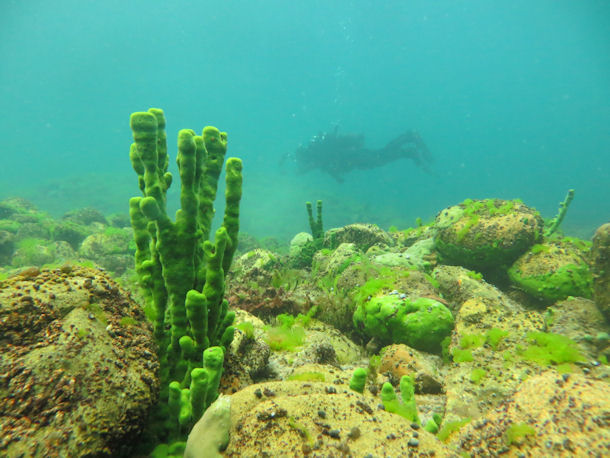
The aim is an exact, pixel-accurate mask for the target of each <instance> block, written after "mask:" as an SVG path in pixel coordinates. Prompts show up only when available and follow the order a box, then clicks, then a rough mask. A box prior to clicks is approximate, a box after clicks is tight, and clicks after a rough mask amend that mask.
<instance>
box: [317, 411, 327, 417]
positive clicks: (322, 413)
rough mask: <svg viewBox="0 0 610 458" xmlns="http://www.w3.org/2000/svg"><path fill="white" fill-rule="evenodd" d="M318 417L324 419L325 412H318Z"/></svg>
mask: <svg viewBox="0 0 610 458" xmlns="http://www.w3.org/2000/svg"><path fill="white" fill-rule="evenodd" d="M318 417H320V418H326V412H324V411H323V410H318Z"/></svg>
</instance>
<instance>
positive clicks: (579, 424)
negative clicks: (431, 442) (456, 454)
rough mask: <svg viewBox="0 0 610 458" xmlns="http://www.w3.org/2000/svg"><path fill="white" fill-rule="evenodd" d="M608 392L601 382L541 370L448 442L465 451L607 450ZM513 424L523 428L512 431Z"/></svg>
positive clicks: (609, 437)
mask: <svg viewBox="0 0 610 458" xmlns="http://www.w3.org/2000/svg"><path fill="white" fill-rule="evenodd" d="M608 393H610V387H609V386H608V384H607V383H606V382H603V381H598V380H591V379H586V378H585V377H583V376H581V375H575V374H572V375H569V376H563V377H562V376H561V375H560V374H558V373H557V372H555V371H547V372H545V373H543V374H540V375H537V376H533V377H531V378H529V379H528V380H526V381H525V382H524V383H523V384H522V385H521V386H520V387H519V390H518V391H517V392H516V393H515V394H514V395H513V396H512V397H511V398H510V399H508V400H506V401H505V402H504V403H502V405H500V406H499V407H498V408H497V409H495V410H493V411H491V412H489V413H488V414H487V415H486V416H485V417H483V418H481V419H480V420H477V421H473V422H472V423H470V424H469V425H467V426H465V427H464V428H462V429H461V430H460V431H459V434H457V435H456V437H455V439H453V440H452V444H453V445H456V446H458V447H459V448H460V450H461V451H463V452H466V453H469V454H470V456H509V457H519V456H526V457H543V456H544V457H547V456H548V457H551V456H562V457H563V456H565V457H573V456H592V457H603V456H608V455H610V396H609V395H608ZM524 425H526V428H523V426H524ZM519 428H521V429H522V430H523V429H526V430H529V433H527V434H524V435H519V434H516V435H515V434H514V431H516V430H518V429H519ZM530 428H531V429H530ZM511 431H512V432H513V433H512V434H511Z"/></svg>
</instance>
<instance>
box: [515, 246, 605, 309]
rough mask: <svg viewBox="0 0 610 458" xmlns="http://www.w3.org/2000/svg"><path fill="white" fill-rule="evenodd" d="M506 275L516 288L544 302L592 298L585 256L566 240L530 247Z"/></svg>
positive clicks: (589, 273) (579, 249)
mask: <svg viewBox="0 0 610 458" xmlns="http://www.w3.org/2000/svg"><path fill="white" fill-rule="evenodd" d="M508 275H509V277H510V279H511V281H512V282H513V284H515V285H516V286H517V287H519V288H520V289H522V290H523V291H525V292H526V293H528V294H530V295H531V296H533V297H535V298H537V299H540V300H542V301H545V302H555V301H558V300H561V299H565V298H566V297H568V296H580V297H585V298H590V297H591V295H592V289H591V288H592V286H593V277H592V275H591V272H590V270H589V266H588V265H587V262H586V253H585V252H584V251H583V250H582V249H581V248H580V246H579V245H577V244H575V243H572V242H571V241H568V240H564V241H550V242H545V243H542V244H538V245H534V246H533V247H532V248H531V249H530V250H529V251H528V252H527V253H525V254H524V255H523V256H521V257H520V258H519V259H517V261H516V262H515V263H514V264H513V265H512V267H511V268H510V269H509V270H508Z"/></svg>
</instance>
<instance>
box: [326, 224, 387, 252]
mask: <svg viewBox="0 0 610 458" xmlns="http://www.w3.org/2000/svg"><path fill="white" fill-rule="evenodd" d="M342 243H354V244H355V245H356V246H357V247H358V249H359V250H361V251H366V250H368V249H369V248H370V247H372V246H373V245H382V246H383V245H389V246H391V245H394V239H393V238H392V237H390V235H389V234H388V233H387V232H386V231H384V230H383V229H381V228H380V227H379V226H377V225H376V224H364V223H356V224H348V225H347V226H343V227H340V228H336V229H330V230H328V231H326V233H325V234H324V246H325V247H329V248H336V247H338V246H339V245H341V244H342Z"/></svg>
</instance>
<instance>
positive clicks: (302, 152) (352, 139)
mask: <svg viewBox="0 0 610 458" xmlns="http://www.w3.org/2000/svg"><path fill="white" fill-rule="evenodd" d="M403 158H406V159H411V160H412V161H414V162H415V165H417V166H418V167H420V168H422V169H423V170H424V171H426V172H428V173H430V169H429V165H430V164H431V163H432V162H434V160H433V158H432V155H431V154H430V151H429V150H428V147H427V146H426V144H425V143H424V141H423V140H422V138H421V136H420V135H419V133H417V132H416V131H414V130H409V131H407V132H405V133H403V134H402V135H399V136H398V137H396V138H395V139H394V140H392V141H390V142H389V143H388V144H387V145H385V146H384V147H383V148H379V149H371V148H366V147H365V146H364V135H361V134H360V135H357V134H341V135H339V134H338V127H335V129H334V130H333V131H332V132H330V133H328V132H324V133H320V134H318V135H316V136H314V137H313V138H312V139H311V140H310V141H309V143H307V145H301V146H299V148H298V149H297V150H296V151H295V153H294V161H295V162H296V164H297V168H298V170H299V171H301V172H308V171H310V170H314V169H318V170H321V171H323V172H326V173H328V174H329V175H330V176H332V177H333V178H334V179H335V180H337V181H339V182H342V181H343V175H345V174H346V173H348V172H350V171H352V170H356V169H362V170H368V169H372V168H375V167H380V166H382V165H385V164H388V163H390V162H393V161H397V160H398V159H403Z"/></svg>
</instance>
